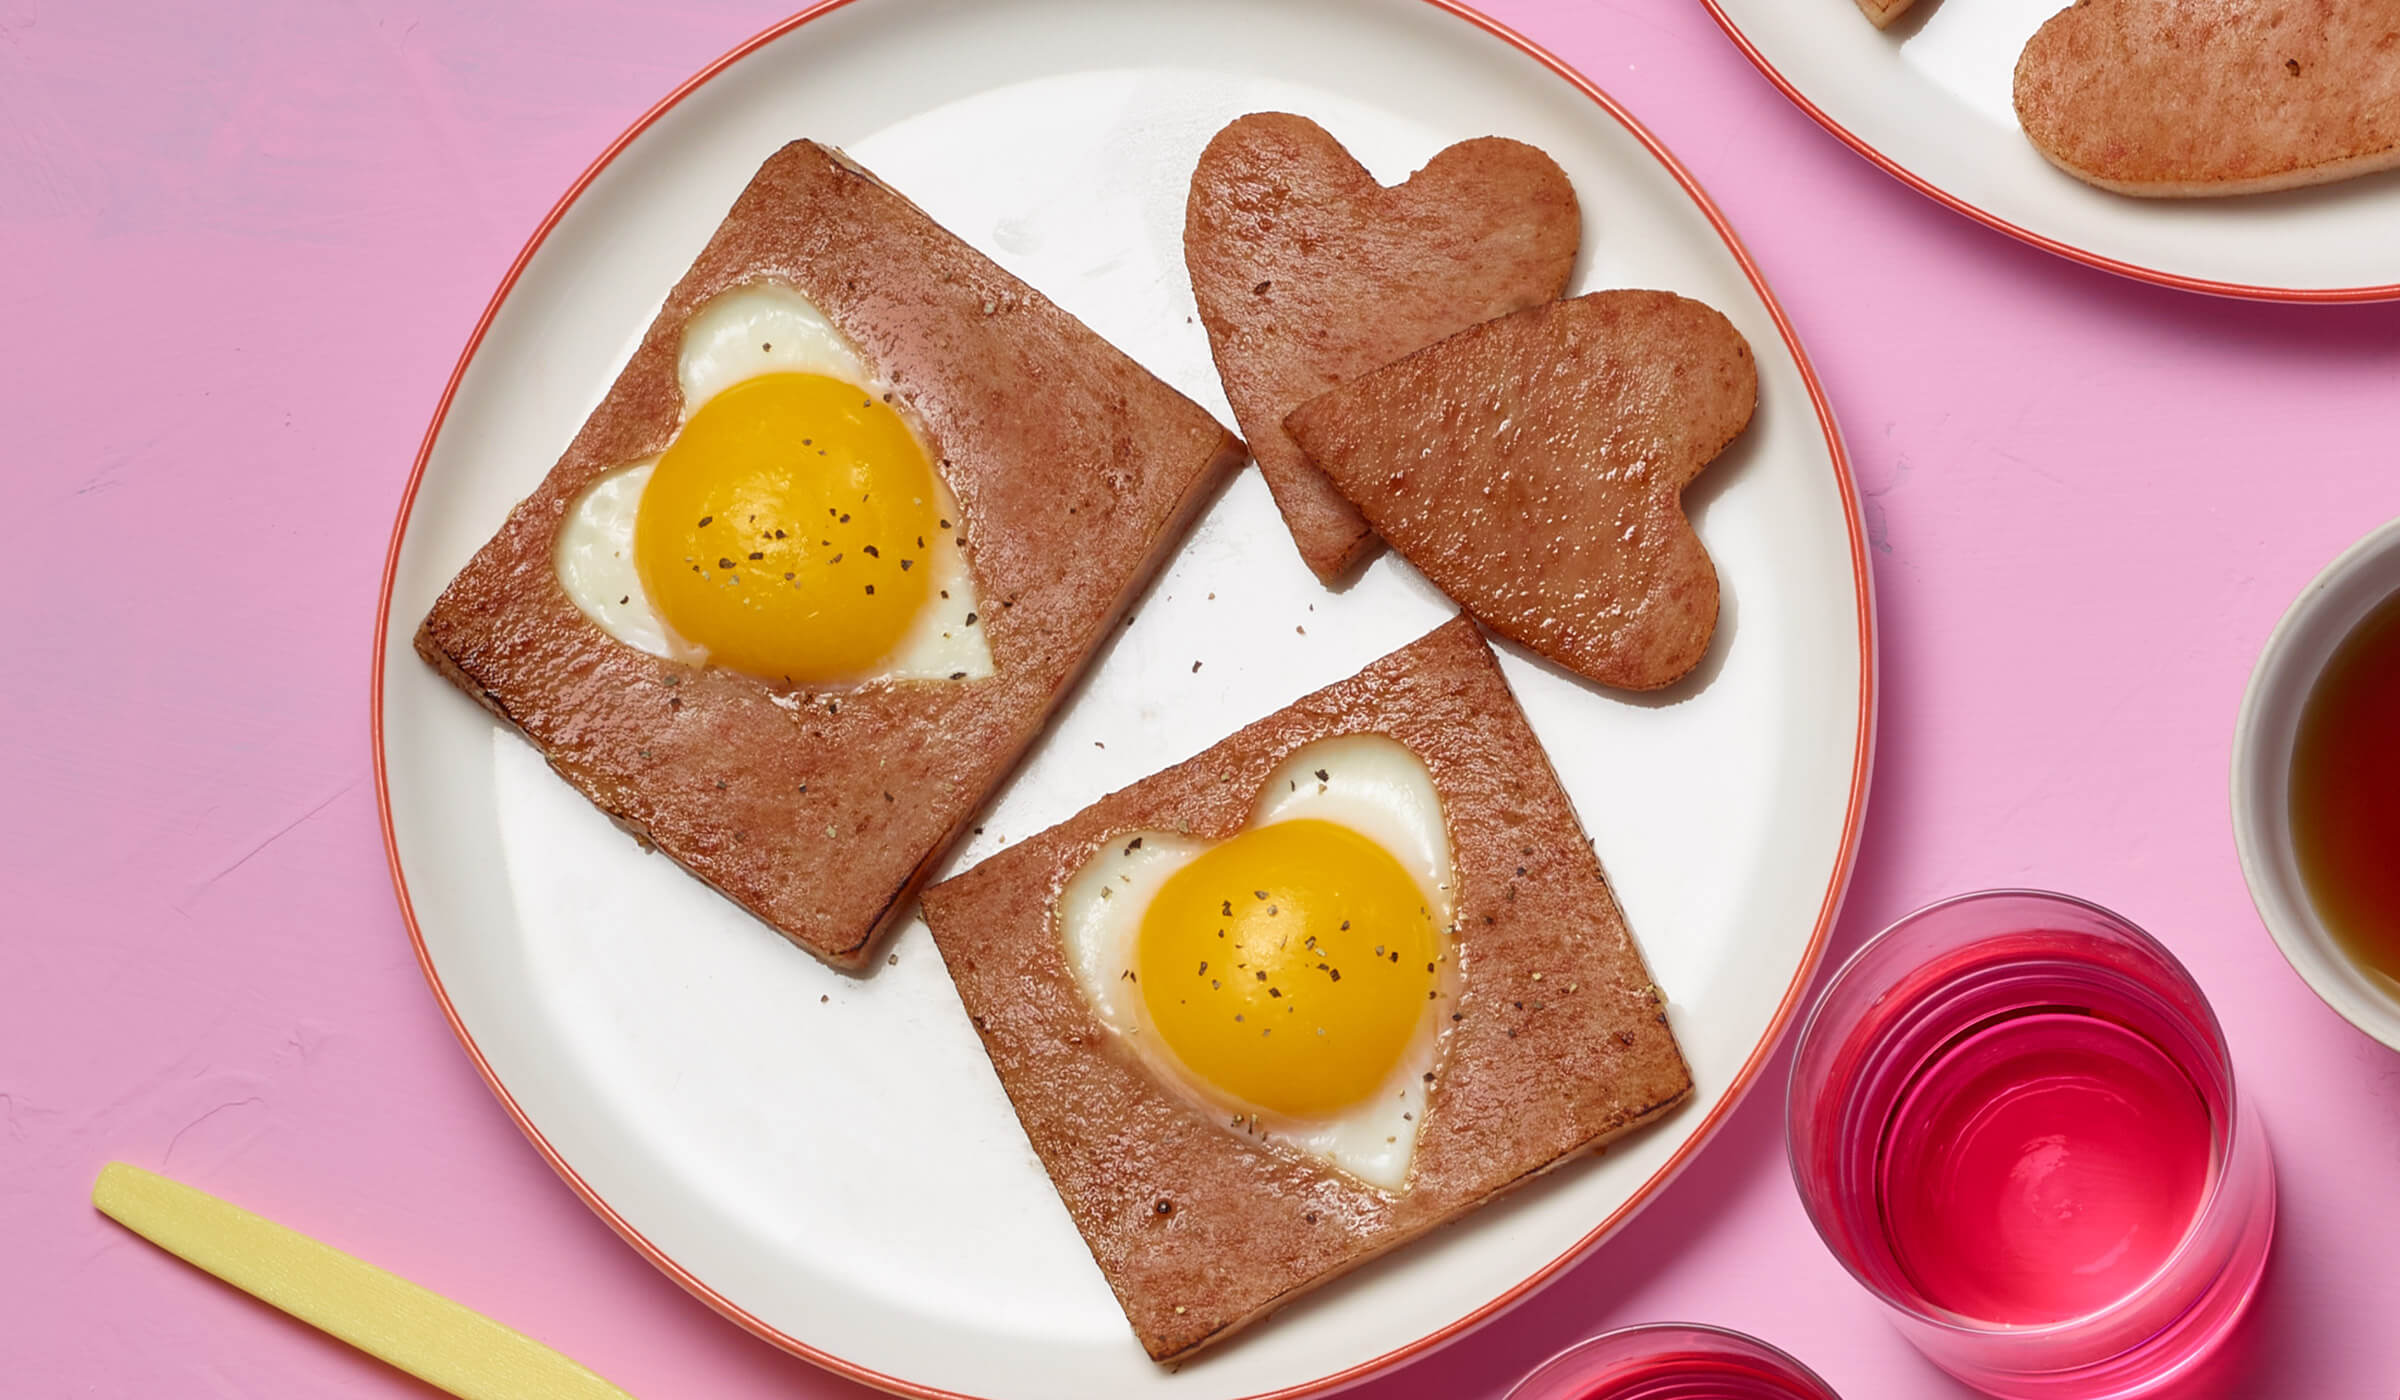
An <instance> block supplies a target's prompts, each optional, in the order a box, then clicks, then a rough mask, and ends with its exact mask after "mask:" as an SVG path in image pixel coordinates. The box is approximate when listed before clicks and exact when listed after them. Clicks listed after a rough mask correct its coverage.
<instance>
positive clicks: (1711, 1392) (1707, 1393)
mask: <svg viewBox="0 0 2400 1400" xmlns="http://www.w3.org/2000/svg"><path fill="white" fill-rule="evenodd" d="M1507 1400H1841V1397H1840V1396H1838V1395H1835V1394H1834V1393H1833V1387H1831V1386H1829V1385H1827V1384H1825V1382H1823V1381H1821V1380H1819V1379H1818V1378H1817V1375H1816V1373H1815V1372H1813V1371H1811V1370H1809V1369H1808V1368H1807V1367H1806V1366H1803V1365H1801V1364H1800V1363H1799V1362H1797V1361H1795V1360H1793V1359H1792V1358H1791V1357H1789V1356H1787V1355H1785V1354H1784V1353H1783V1352H1780V1351H1777V1350H1776V1349H1775V1348H1773V1347H1771V1346H1768V1345H1767V1344H1766V1343H1765V1342H1762V1341H1760V1340H1758V1339H1757V1338H1756V1337H1746V1336H1743V1335H1742V1334H1741V1333H1739V1332H1729V1331H1727V1330H1726V1329H1724V1328H1722V1327H1703V1326H1701V1325H1699V1324H1697V1323H1689V1322H1662V1323H1653V1324H1651V1325H1649V1326H1647V1327H1622V1328H1619V1329H1618V1330H1616V1331H1614V1332H1603V1333H1601V1334H1600V1335H1599V1336H1597V1337H1593V1338H1591V1339H1589V1340H1588V1341H1584V1342H1580V1343H1578V1344H1576V1345H1575V1346H1571V1347H1569V1348H1567V1349H1566V1350H1565V1351H1562V1352H1560V1353H1559V1354H1558V1355H1556V1356H1553V1357H1551V1358H1550V1359H1549V1360H1548V1361H1546V1362H1544V1363H1543V1364H1542V1365H1541V1366H1539V1367H1537V1368H1536V1369H1535V1370H1534V1372H1533V1374H1532V1375H1530V1376H1527V1377H1526V1378H1525V1379H1523V1380H1521V1381H1519V1382H1517V1384H1516V1386H1515V1388H1513V1389H1511V1390H1510V1391H1509V1392H1508V1397H1507Z"/></svg>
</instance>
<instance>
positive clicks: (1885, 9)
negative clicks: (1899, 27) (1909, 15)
mask: <svg viewBox="0 0 2400 1400" xmlns="http://www.w3.org/2000/svg"><path fill="white" fill-rule="evenodd" d="M1915 3H1916V0H1858V7H1859V8H1860V9H1862V10H1864V11H1866V12H1867V18H1868V19H1871V20H1873V21H1875V27H1876V28H1877V29H1881V28H1883V27H1884V26H1886V25H1888V24H1890V23H1891V22H1892V21H1893V20H1896V19H1898V18H1900V16H1901V15H1902V14H1903V13H1905V12H1906V11H1907V9H1908V7H1909V6H1910V5H1913V4H1915Z"/></svg>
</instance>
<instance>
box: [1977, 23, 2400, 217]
mask: <svg viewBox="0 0 2400 1400" xmlns="http://www.w3.org/2000/svg"><path fill="white" fill-rule="evenodd" d="M2016 101H2017V120H2018V121H2019V122H2020V123H2022V124H2023V125H2024V128H2025V134H2026V135H2027V136H2028V137H2030V138H2032V140H2033V144H2034V145H2035V146H2036V147H2037V148H2039V149H2040V151H2041V153H2042V154H2043V155H2045V156H2047V157H2049V158H2050V160H2051V161H2052V162H2053V163H2054V164H2056V165H2058V166H2059V167H2060V168H2062V169H2064V170H2065V171H2066V172H2067V173H2069V174H2071V175H2074V176H2076V177H2077V178H2079V179H2083V180H2087V181H2089V182H2091V183H2092V184H2095V185H2098V186H2100V187H2101V188H2103V189H2109V190H2115V191H2117V192H2118V193H2121V194H2134V195H2154V196H2191V195H2228V194H2250V193H2255V192H2258V191H2263V190H2279V189H2288V188H2291V187H2293V186H2297V185H2314V184H2321V183H2324V182H2326V181H2329V180H2340V179H2346V178H2348V177H2350V176H2353V175H2363V174H2366V173H2368V172H2370V171H2376V170H2384V169H2389V168H2391V167H2393V166H2400V0H2278V3H2274V4H2267V3H2263V0H2080V2H2079V3H2078V4H2076V5H2075V6H2073V7H2072V8H2070V9H2067V10H2063V11H2061V12H2060V13H2058V14H2056V15H2054V16H2052V17H2051V19H2050V20H2049V22H2048V23H2046V24H2044V25H2043V26H2042V27H2041V29H2040V31H2039V32H2037V33H2036V34H2035V35H2034V36H2033V39H2032V41H2031V42H2030V43H2028V44H2027V45H2026V46H2025V52H2024V53H2023V54H2022V55H2020V56H2019V58H2018V60H2017V77H2016Z"/></svg>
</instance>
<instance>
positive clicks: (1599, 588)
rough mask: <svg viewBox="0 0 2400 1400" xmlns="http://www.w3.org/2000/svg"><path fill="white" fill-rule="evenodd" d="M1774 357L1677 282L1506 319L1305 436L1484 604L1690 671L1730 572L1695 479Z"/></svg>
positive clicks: (1528, 633)
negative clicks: (1686, 508)
mask: <svg viewBox="0 0 2400 1400" xmlns="http://www.w3.org/2000/svg"><path fill="white" fill-rule="evenodd" d="M1757 399H1758V368H1757V366H1756V365H1755V364H1754V363H1753V362H1752V360H1751V358H1750V347H1749V344H1748V343H1747V342H1745V341H1744V340H1743V339H1742V336H1741V333H1740V332H1739V331H1736V330H1735V329H1734V328H1733V326H1732V323H1730V322H1728V321H1727V320H1726V319H1725V318H1724V317H1723V316H1721V315H1719V314H1718V313H1717V312H1716V311H1714V310H1713V309H1711V308H1709V307H1707V306H1705V305H1702V304H1701V303H1699V302H1696V301H1691V300H1688V299H1686V298H1683V297H1679V296H1675V295H1673V294H1672V293H1669V292H1636V291H1612V292H1594V293H1592V294H1591V295H1589V296H1582V297H1577V298H1575V299H1573V300H1571V301H1559V302H1551V303H1548V304H1547V305H1543V306H1539V307H1535V308H1533V309H1531V310H1529V311H1522V312H1519V313H1517V314H1515V315H1513V316H1506V317H1502V318H1501V319H1499V320H1496V321H1487V322H1485V323H1484V324H1482V325H1480V326H1476V327H1474V328H1472V329H1470V330H1467V331H1463V332H1461V333H1459V334H1458V335H1455V336H1452V337H1451V338H1450V339H1448V340H1445V341H1442V342H1441V343H1439V344H1437V345H1432V346H1428V347H1427V348H1425V349H1424V350H1421V351H1419V352H1417V353H1416V354H1414V355H1411V356H1409V357H1408V358H1407V359H1404V360H1401V361H1400V362H1398V363H1396V364H1393V365H1390V366H1387V367H1385V368H1383V369H1380V370H1377V371H1375V372H1373V373H1372V374H1368V375H1364V376H1362V377H1360V378H1358V379H1355V380H1353V381H1351V382H1350V383H1348V384H1346V385H1343V386H1342V387H1341V388H1339V389H1335V390H1333V391H1331V392H1329V393H1327V394H1325V395H1323V396H1322V397H1320V398H1317V399H1313V400H1311V401H1310V402H1309V403H1307V404H1305V405H1303V406H1302V407H1301V408H1299V409H1298V410H1296V411H1295V412H1293V414H1292V415H1291V417H1289V418H1288V419H1286V420H1285V422H1286V424H1287V425H1288V426H1289V428H1290V429H1291V432H1292V436H1293V438H1294V439H1295V440H1296V441H1298V442H1299V444H1300V446H1301V447H1302V449H1304V450H1305V451H1306V452H1307V453H1308V455H1309V457H1310V459H1311V460H1313V461H1315V462H1316V463H1317V465H1318V466H1319V467H1321V468H1323V469H1324V470H1325V472H1326V473H1327V474H1328V475H1329V476H1330V477H1331V479H1332V480H1333V482H1334V484H1335V485H1337V486H1339V487H1340V488H1341V489H1342V491H1343V493H1344V494H1346V495H1347V496H1349V497H1350V499H1351V500H1353V501H1356V502H1357V503H1358V505H1359V507H1360V508H1361V509H1362V510H1363V511H1364V512H1365V513H1366V517H1367V519H1368V520H1370V521H1372V522H1373V523H1374V525H1375V528H1376V530H1377V531H1378V532H1379V533H1381V534H1382V535H1383V537H1384V538H1385V539H1387V540H1389V541H1391V544H1392V547H1393V548H1395V549H1397V550H1399V551H1400V552H1401V553H1402V554H1403V555H1405V556H1407V558H1408V560H1409V562H1410V563H1412V564H1414V565H1416V566H1417V568H1418V569H1420V570H1422V571H1423V572H1424V574H1425V576H1426V577H1427V578H1429V579H1431V580H1432V581H1433V582H1434V584H1435V585H1436V586H1438V587H1440V588H1441V590H1442V591H1443V592H1445V593H1447V594H1449V595H1450V596H1451V597H1452V598H1454V599H1456V600H1458V602H1459V603H1461V604H1462V605H1464V606H1465V607H1466V609H1467V610H1468V611H1469V612H1471V613H1473V614H1475V616H1476V617H1478V618H1480V619H1481V620H1482V621H1483V623H1484V624H1485V625H1486V626H1488V627H1490V628H1492V629H1493V630H1494V631H1496V632H1499V633H1501V634H1502V635H1504V636H1507V637H1512V638H1514V639H1516V640H1517V641H1520V642H1523V643H1524V644H1525V645H1527V646H1529V647H1532V648H1533V649H1535V650H1536V651H1539V652H1541V653H1542V654H1543V655H1545V656H1548V657H1550V658H1551V659H1553V660H1555V661H1557V662H1559V663H1560V664H1561V665H1564V666H1568V667H1572V668H1573V669H1574V670H1576V671H1579V672H1581V673H1583V674H1584V675H1586V676H1589V677H1591V678H1592V679H1593V680H1596V681H1599V682H1601V683H1602V684H1604V685H1613V686H1620V687H1623V688H1625V689H1629V690H1650V689H1655V688H1657V687H1659V686H1662V685H1666V684H1669V683H1671V682H1672V681H1674V680H1675V679H1676V678H1677V677H1679V676H1681V675H1683V674H1684V673H1685V672H1687V671H1689V670H1690V669H1691V668H1692V667H1693V666H1694V665H1695V664H1697V663H1698V662H1699V660H1700V657H1701V655H1702V654H1703V653H1705V652H1706V651H1707V650H1708V639H1709V636H1710V635H1711V634H1712V633H1713V632H1714V631H1715V629H1716V622H1717V572H1716V567H1715V566H1714V565H1713V564H1711V563H1710V562H1709V558H1708V551H1707V550H1706V549H1705V548H1703V547H1702V546H1701V543H1700V537H1699V536H1698V535H1697V534H1695V533H1693V531H1692V527H1691V523H1690V522H1689V521H1687V520H1685V519H1684V515H1683V488H1684V486H1685V484H1686V483H1688V482H1690V481H1691V479H1692V478H1693V477H1694V476H1696V475H1698V473H1699V471H1700V469H1701V468H1702V467H1704V466H1706V465H1708V463H1709V461H1710V459H1711V458H1714V457H1715V456H1716V455H1717V454H1718V453H1719V452H1720V451H1722V450H1724V447H1725V445H1726V444H1727V443H1729V442H1731V441H1732V440H1733V438H1734V437H1735V435H1736V434H1738V433H1740V432H1741V430H1742V427H1743V425H1745V424H1747V423H1748V422H1749V421H1750V412H1751V409H1752V407H1753V406H1754V405H1755V404H1756V403H1757Z"/></svg>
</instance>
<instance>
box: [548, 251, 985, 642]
mask: <svg viewBox="0 0 2400 1400" xmlns="http://www.w3.org/2000/svg"><path fill="white" fill-rule="evenodd" d="M676 379H677V382H678V384H679V386H680V387H681V389H682V392H683V408H684V420H683V424H682V426H681V427H680V428H679V429H678V430H677V432H676V435H675V440H674V442H673V443H671V444H670V445H669V446H668V448H667V450H666V451H665V452H664V453H661V454H660V455H659V456H657V457H654V458H650V459H648V460H646V461H639V462H632V463H628V464H627V465H625V466H624V467H622V468H619V469H617V470H616V471H613V472H610V473H609V474H607V475H605V476H603V477H601V478H600V479H599V480H598V481H595V482H594V483H592V484H591V485H590V486H589V487H587V488H585V489H584V491H583V493H582V494H581V495H579V496H578V497H577V498H576V499H575V501H574V503H573V504H572V505H571V506H570V507H569V509H568V512H567V518H566V520H565V522H564V523H563V524H562V525H561V526H560V528H559V532H558V540H557V544H556V546H555V547H554V550H553V562H554V565H555V567H556V568H557V571H558V577H559V582H560V584H561V585H562V586H563V587H564V588H565V589H566V591H567V596H568V597H570V598H572V599H574V600H575V604H576V606H577V607H579V608H581V609H582V610H583V612H584V614H585V616H587V617H589V618H591V619H592V621H594V622H595V623H597V624H599V626H600V627H601V629H602V630H604V631H606V632H607V633H608V634H609V635H610V636H612V637H615V638H616V639H617V640H619V641H621V642H624V643H625V644H626V645H628V646H632V647H637V648H639V649H641V650H643V651H646V652H649V653H651V654H652V655H654V656H664V657H668V658H671V659H674V660H680V661H688V662H691V663H693V664H695V665H716V666H724V667H728V668H730V669H733V670H738V671H743V672H746V673H748V674H751V675H754V676H758V677H760V678H761V679H764V680H768V681H780V682H783V683H785V684H789V685H795V686H829V685H856V684H863V683H866V682H870V681H887V680H932V681H945V680H968V679H972V678H976V677H981V676H988V675H990V674H992V653H991V648H990V646H989V645H988V644H987V643H986V642H985V641H984V637H983V631H982V629H981V627H980V626H979V625H978V623H979V618H978V615H977V611H976V609H977V602H976V597H975V583H974V579H973V577H972V575H971V574H970V573H969V571H968V568H967V561H966V556H965V552H964V545H963V541H962V539H961V534H960V526H961V521H962V519H963V517H962V516H961V515H960V513H959V508H958V502H957V500H956V499H955V498H954V497H953V496H952V494H951V492H950V486H949V483H948V482H946V481H944V480H943V479H942V476H941V473H940V471H939V470H938V468H937V467H936V465H935V462H934V457H933V454H931V453H929V452H927V451H926V450H925V446H924V443H923V441H922V439H921V437H920V435H919V433H918V432H917V430H916V428H915V427H914V425H913V424H912V423H911V422H910V419H909V415H908V413H907V407H908V406H907V404H906V402H905V401H904V400H903V399H901V398H900V397H899V396H898V395H897V394H896V393H895V392H894V391H893V389H892V386H891V385H890V384H889V383H887V382H886V381H885V380H884V379H883V378H882V377H880V376H879V375H877V374H876V373H875V372H874V370H873V369H872V367H871V366H869V365H868V363H867V361H866V358H865V356H864V355H862V354H861V353H860V352H859V350H858V347H857V346H855V345H853V344H851V342H850V341H849V339H848V338H847V337H845V336H844V335H843V334H842V333H841V330H840V329H839V328H838V327H836V326H835V325H834V324H833V322H832V321H831V320H830V319H829V318H828V317H827V316H826V315H825V313H824V312H823V311H821V310H819V309H818V307H817V306H816V305H815V303H813V302H811V301H810V300H809V299H808V298H807V297H805V296H803V295H802V294H801V293H800V292H799V291H798V290H797V289H796V288H793V287H791V286H788V285H786V284H784V283H780V282H757V283H751V284H748V285H745V286H741V287H736V288H734V289H732V290H730V291H727V292H724V293H721V294H720V295H718V296H717V297H715V298H714V299H712V300H710V301H709V302H708V303H707V304H706V305H704V306H702V307H701V308H700V309H699V310H697V311H695V312H694V313H693V314H692V317H691V319H690V320H689V321H688V322H686V323H685V326H684V333H683V343H682V346H681V347H680V353H679V354H678V356H677V360H676Z"/></svg>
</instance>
